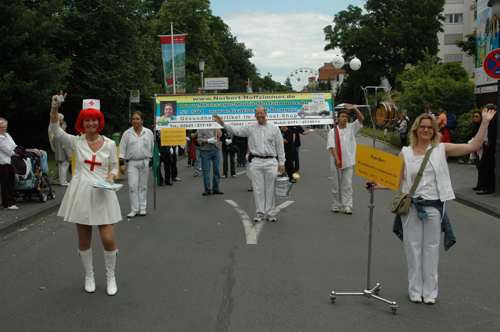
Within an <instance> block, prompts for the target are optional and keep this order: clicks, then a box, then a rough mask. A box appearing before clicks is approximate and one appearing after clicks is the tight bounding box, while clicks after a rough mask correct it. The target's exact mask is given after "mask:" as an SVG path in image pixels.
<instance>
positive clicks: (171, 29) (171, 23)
mask: <svg viewBox="0 0 500 332" xmlns="http://www.w3.org/2000/svg"><path fill="white" fill-rule="evenodd" d="M170 37H171V38H172V40H171V42H172V43H171V50H172V51H171V52H172V79H173V85H172V86H173V88H174V90H173V91H174V95H175V94H177V91H176V86H175V79H176V78H175V53H174V52H175V50H174V23H173V22H170Z"/></svg>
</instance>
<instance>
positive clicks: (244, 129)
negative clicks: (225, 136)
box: [224, 124, 251, 137]
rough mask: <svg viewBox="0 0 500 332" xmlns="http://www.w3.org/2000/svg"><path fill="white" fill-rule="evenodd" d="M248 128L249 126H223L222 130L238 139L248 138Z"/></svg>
mask: <svg viewBox="0 0 500 332" xmlns="http://www.w3.org/2000/svg"><path fill="white" fill-rule="evenodd" d="M250 128H251V126H241V127H235V126H231V125H228V124H224V129H226V130H227V131H229V132H230V133H231V134H233V135H235V136H239V137H248V136H250Z"/></svg>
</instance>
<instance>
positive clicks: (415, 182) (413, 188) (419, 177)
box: [408, 146, 434, 197]
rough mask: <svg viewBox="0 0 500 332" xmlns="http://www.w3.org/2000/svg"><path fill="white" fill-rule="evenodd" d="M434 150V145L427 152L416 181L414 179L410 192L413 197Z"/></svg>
mask: <svg viewBox="0 0 500 332" xmlns="http://www.w3.org/2000/svg"><path fill="white" fill-rule="evenodd" d="M432 150H434V146H433V147H431V148H430V149H429V150H427V152H426V153H425V156H424V160H422V164H421V165H420V168H419V170H418V173H417V177H416V178H415V181H413V185H412V186H411V189H410V192H409V193H408V195H409V196H410V197H411V196H413V194H414V193H415V190H417V186H418V184H419V182H420V180H421V179H422V174H424V169H425V166H426V165H427V162H428V161H429V157H430V156H431V153H432Z"/></svg>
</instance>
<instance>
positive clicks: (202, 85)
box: [201, 70, 205, 91]
mask: <svg viewBox="0 0 500 332" xmlns="http://www.w3.org/2000/svg"><path fill="white" fill-rule="evenodd" d="M203 89H205V81H204V80H203V70H202V71H201V91H203Z"/></svg>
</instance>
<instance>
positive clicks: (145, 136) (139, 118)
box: [120, 111, 155, 218]
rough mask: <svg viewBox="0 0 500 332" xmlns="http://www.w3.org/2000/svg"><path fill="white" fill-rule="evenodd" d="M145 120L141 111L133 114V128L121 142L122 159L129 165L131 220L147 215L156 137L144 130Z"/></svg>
mask: <svg viewBox="0 0 500 332" xmlns="http://www.w3.org/2000/svg"><path fill="white" fill-rule="evenodd" d="M143 118H144V116H143V115H142V113H141V112H139V111H136V112H134V113H132V127H131V128H129V129H127V130H126V131H125V132H124V133H123V135H122V138H121V140H120V158H121V159H124V160H125V162H126V163H127V176H128V192H129V197H130V213H129V214H128V215H127V217H129V218H132V217H135V216H136V215H137V214H139V215H140V216H145V215H146V206H147V193H148V177H149V161H150V160H151V158H152V157H153V146H154V139H155V137H154V135H153V132H152V131H151V130H149V129H148V128H144V126H143Z"/></svg>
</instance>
